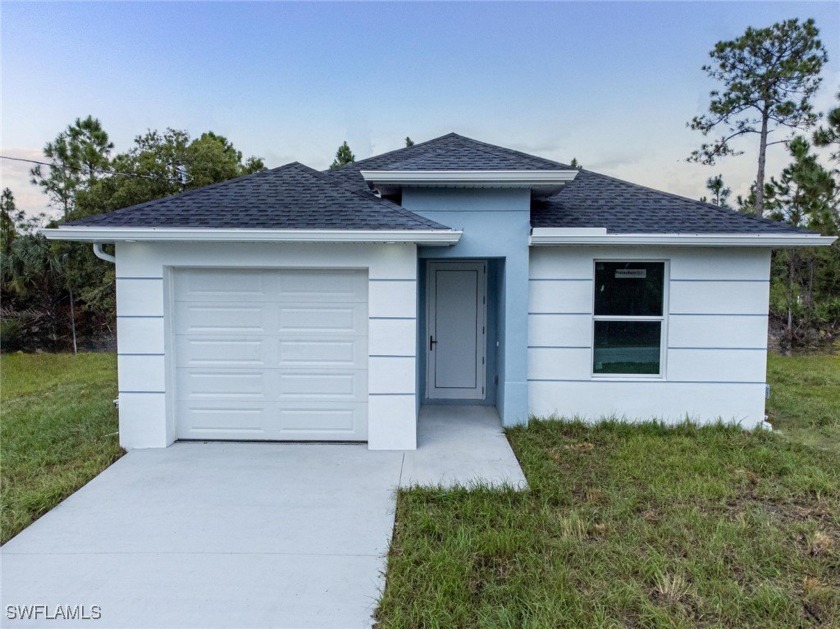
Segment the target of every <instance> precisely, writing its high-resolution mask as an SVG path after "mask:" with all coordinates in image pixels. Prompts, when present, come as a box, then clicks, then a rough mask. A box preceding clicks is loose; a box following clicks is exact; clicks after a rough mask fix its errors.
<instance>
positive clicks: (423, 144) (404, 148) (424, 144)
mask: <svg viewBox="0 0 840 629" xmlns="http://www.w3.org/2000/svg"><path fill="white" fill-rule="evenodd" d="M452 136H455V137H460V136H459V135H458V134H457V133H455V132H454V131H451V132H449V133H447V134H445V135H441V136H438V137H436V138H432V139H431V140H426V141H425V142H417V143H415V144H413V145H411V146H401V147H400V148H396V149H392V150H390V151H386V152H384V153H379V154H378V155H371V156H370V157H366V158H364V159H360V160H359V161H357V162H349V163H347V164H344V165H343V166H341V167H340V168H333V169H330V170H331V171H332V172H341V171H343V170H344V169H349V167H351V166H358V165H359V164H364V163H365V162H369V161H370V160H372V159H379V158H381V157H385V156H387V155H393V154H394V153H399V152H401V151H413V152H416V151H415V150H414V149H420V148H424V147H425V148H428V146H427V145H428V144H431V143H432V142H436V141H438V140H442V139H443V138H448V137H452ZM327 172H329V171H327Z"/></svg>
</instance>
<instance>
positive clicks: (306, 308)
mask: <svg viewBox="0 0 840 629" xmlns="http://www.w3.org/2000/svg"><path fill="white" fill-rule="evenodd" d="M276 330H277V331H278V332H280V333H285V334H294V333H304V334H305V333H307V332H310V333H311V332H315V331H317V332H320V333H324V334H363V333H366V330H367V306H366V305H365V304H337V303H323V304H306V305H291V304H279V307H278V313H277V328H276Z"/></svg>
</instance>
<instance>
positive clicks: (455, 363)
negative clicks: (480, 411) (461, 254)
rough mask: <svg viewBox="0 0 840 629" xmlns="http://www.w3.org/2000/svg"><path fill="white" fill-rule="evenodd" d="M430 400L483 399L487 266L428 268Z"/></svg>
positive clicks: (461, 263) (469, 263)
mask: <svg viewBox="0 0 840 629" xmlns="http://www.w3.org/2000/svg"><path fill="white" fill-rule="evenodd" d="M427 277H428V281H427V284H428V295H427V300H426V303H427V304H428V313H427V322H428V330H427V334H426V351H427V352H428V354H427V360H426V365H427V374H426V396H427V397H428V398H429V399H433V400H435V399H437V400H481V399H484V386H485V382H484V380H485V371H486V370H485V367H484V353H485V347H486V328H487V262H483V261H480V262H472V261H459V262H443V261H434V262H429V266H428V276H427Z"/></svg>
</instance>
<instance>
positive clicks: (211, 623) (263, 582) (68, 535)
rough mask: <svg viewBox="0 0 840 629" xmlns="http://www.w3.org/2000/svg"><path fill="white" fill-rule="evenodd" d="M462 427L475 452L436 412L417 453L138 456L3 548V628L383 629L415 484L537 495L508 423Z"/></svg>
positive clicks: (335, 450)
mask: <svg viewBox="0 0 840 629" xmlns="http://www.w3.org/2000/svg"><path fill="white" fill-rule="evenodd" d="M493 415H495V413H493ZM459 416H460V424H459V425H460V427H459V428H458V430H457V434H458V435H460V438H459V439H439V438H436V437H435V434H434V433H435V429H434V426H439V427H441V428H442V429H446V430H447V431H450V430H454V429H455V428H456V425H455V424H453V423H452V422H456V423H457V422H458V419H457V418H455V417H452V416H441V415H440V413H437V414H434V413H432V416H430V418H429V419H428V421H427V422H426V426H427V428H426V430H425V431H424V430H421V431H420V434H421V442H420V447H419V449H418V450H417V451H416V452H411V453H403V452H374V451H369V450H368V449H367V447H366V445H363V444H362V445H304V444H279V443H177V444H175V445H173V446H171V447H169V448H166V449H161V450H134V451H131V452H129V453H128V454H126V455H125V456H124V457H123V458H122V459H120V460H119V461H117V462H116V463H115V464H114V465H112V466H111V467H109V468H108V469H107V470H105V471H104V472H103V473H102V474H100V475H99V476H97V477H96V478H95V479H93V480H92V481H91V482H90V483H88V484H87V485H86V486H85V487H83V488H82V489H80V490H79V491H78V492H76V493H75V494H73V495H72V496H71V497H70V498H68V499H67V500H65V501H64V502H63V503H62V504H60V505H59V506H58V507H56V508H55V509H53V510H52V511H51V512H49V513H48V514H46V515H45V516H44V517H42V518H41V519H39V520H38V521H36V522H35V523H34V524H32V525H31V526H30V527H29V528H27V529H26V530H24V531H23V532H21V533H20V534H19V535H18V536H17V537H15V538H14V539H12V540H10V541H9V542H8V543H7V544H6V545H5V546H3V548H2V551H0V553H1V554H2V557H0V561H2V605H3V608H2V619H1V620H0V625H2V626H4V627H6V626H8V627H30V626H46V627H57V626H60V627H74V626H82V627H94V626H100V627H109V628H110V627H138V628H149V629H152V628H164V627H166V628H169V627H171V628H184V629H186V628H188V627H202V628H211V627H241V628H246V627H288V628H293V627H295V628H296V627H300V628H328V627H336V628H341V629H350V628H354V627H370V625H371V623H372V617H371V614H372V612H373V610H374V609H375V607H376V602H377V599H378V596H379V594H380V592H381V589H382V587H383V585H384V571H385V556H386V553H387V550H388V543H389V541H390V537H391V532H392V530H393V525H394V504H395V500H394V496H395V490H396V488H397V487H398V486H400V484H401V483H402V484H403V485H404V484H406V483H412V484H414V483H423V484H437V483H439V482H443V483H445V484H452V483H454V482H462V483H466V482H470V481H471V480H483V481H485V482H490V483H494V482H495V483H500V482H511V483H513V484H517V485H520V486H524V482H525V481H524V477H523V476H522V473H521V470H520V469H519V466H518V464H517V462H516V459H515V457H514V456H513V453H512V452H511V450H510V447H509V446H508V444H507V441H506V440H505V438H504V436H503V435H502V433H501V430H500V428H499V426H498V417H497V416H496V417H495V419H494V418H493V417H491V416H488V415H486V413H485V414H482V412H478V413H477V414H476V412H473V413H472V414H471V415H470V414H461V413H460V412H459ZM447 417H448V419H447ZM452 436H454V433H453V435H452ZM453 448H454V449H459V448H469V450H470V451H472V452H473V454H472V455H471V456H469V457H467V456H463V455H458V453H457V452H454V451H451V450H453ZM475 452H483V454H480V455H476V454H475ZM465 462H466V463H465ZM32 605H44V606H47V609H46V610H44V609H43V608H41V610H40V612H41V613H40V618H38V619H33V620H31V621H20V620H10V619H9V611H10V610H9V606H13V607H15V608H17V607H18V606H32ZM58 606H64V607H65V608H66V607H67V606H69V607H70V608H71V609H72V608H75V607H76V606H84V608H85V611H86V612H87V615H91V612H92V608H93V606H98V608H99V609H100V610H101V612H100V613H101V618H100V619H99V620H76V621H67V620H49V619H46V618H45V616H46V615H51V616H53V617H54V616H56V614H57V612H58ZM80 611H81V610H80Z"/></svg>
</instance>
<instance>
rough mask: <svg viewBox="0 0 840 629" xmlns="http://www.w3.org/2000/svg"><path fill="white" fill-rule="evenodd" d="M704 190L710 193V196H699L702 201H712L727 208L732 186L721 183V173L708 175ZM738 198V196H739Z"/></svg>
mask: <svg viewBox="0 0 840 629" xmlns="http://www.w3.org/2000/svg"><path fill="white" fill-rule="evenodd" d="M706 190H708V191H709V192H711V193H712V196H711V198H707V197H700V200H701V201H703V203H712V204H714V205H717V206H719V207H722V208H727V209H728V208H729V207H730V206H729V202H728V199H729V196H730V195H731V194H732V188H727V187H726V186H725V185H724V184H723V175H716V176H714V177H709V178H708V179H707V180H706ZM739 198H740V197H739Z"/></svg>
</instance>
